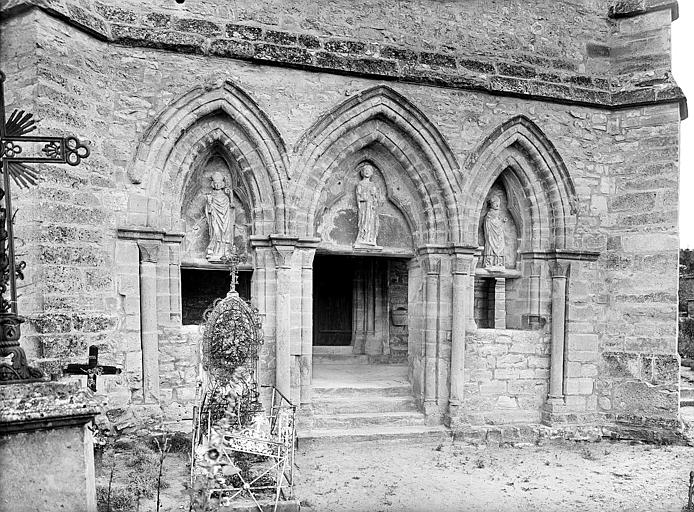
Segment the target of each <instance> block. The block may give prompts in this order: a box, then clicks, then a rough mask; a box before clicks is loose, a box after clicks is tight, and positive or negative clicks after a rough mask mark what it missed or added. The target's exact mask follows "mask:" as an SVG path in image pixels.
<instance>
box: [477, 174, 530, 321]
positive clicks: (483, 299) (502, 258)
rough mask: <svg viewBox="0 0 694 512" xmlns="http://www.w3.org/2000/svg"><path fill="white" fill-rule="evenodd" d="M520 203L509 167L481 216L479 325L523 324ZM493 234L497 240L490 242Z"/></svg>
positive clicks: (492, 190)
mask: <svg viewBox="0 0 694 512" xmlns="http://www.w3.org/2000/svg"><path fill="white" fill-rule="evenodd" d="M492 203H494V207H492ZM521 204H522V199H521V197H519V195H518V187H516V184H515V183H514V180H513V175H512V171H511V170H510V169H507V170H506V171H504V172H503V173H502V174H501V175H500V176H499V178H497V180H496V181H495V182H494V184H493V185H492V186H491V188H490V189H489V192H488V193H487V196H486V198H485V200H484V203H483V206H482V210H481V212H480V217H479V219H480V220H479V225H478V240H479V245H480V247H483V251H482V255H481V257H480V258H479V261H478V264H477V269H476V271H475V289H474V317H475V322H476V323H477V326H478V327H480V328H485V329H507V328H509V329H520V328H521V325H522V322H521V318H522V315H523V313H524V311H523V308H524V303H523V302H522V301H520V300H519V298H520V293H519V289H520V281H521V280H520V277H521V272H520V262H519V248H520V246H521V242H522V241H521V233H522V211H521ZM491 210H494V211H491ZM487 231H494V232H495V233H494V234H488V233H487ZM494 236H496V241H495V242H492V241H490V237H491V238H493V237H494ZM492 243H494V244H495V245H496V247H495V248H493V249H492V248H490V247H489V245H490V244H492ZM499 247H501V252H499Z"/></svg>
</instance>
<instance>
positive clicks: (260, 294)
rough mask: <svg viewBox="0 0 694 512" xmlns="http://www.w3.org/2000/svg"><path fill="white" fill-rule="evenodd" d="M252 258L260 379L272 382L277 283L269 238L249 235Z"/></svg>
mask: <svg viewBox="0 0 694 512" xmlns="http://www.w3.org/2000/svg"><path fill="white" fill-rule="evenodd" d="M251 247H252V251H251V254H250V256H251V258H252V262H253V277H252V281H251V286H252V290H251V297H252V302H253V305H254V306H255V307H257V308H258V313H259V314H260V318H261V321H262V322H263V336H264V339H265V344H264V345H263V347H262V348H261V351H260V382H261V384H263V385H273V384H274V383H275V367H274V365H275V353H274V352H275V346H274V337H275V320H276V317H275V305H276V294H275V290H276V286H277V282H276V279H275V275H276V274H275V257H274V256H273V252H274V249H273V248H272V246H271V243H270V240H269V239H268V238H267V237H264V236H261V235H252V236H251Z"/></svg>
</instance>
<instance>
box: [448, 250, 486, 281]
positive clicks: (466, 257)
mask: <svg viewBox="0 0 694 512" xmlns="http://www.w3.org/2000/svg"><path fill="white" fill-rule="evenodd" d="M479 256H480V250H479V247H472V246H470V247H463V246H460V247H454V248H453V260H452V268H451V272H452V273H453V274H463V275H469V274H472V273H474V272H475V267H476V266H477V258H479Z"/></svg>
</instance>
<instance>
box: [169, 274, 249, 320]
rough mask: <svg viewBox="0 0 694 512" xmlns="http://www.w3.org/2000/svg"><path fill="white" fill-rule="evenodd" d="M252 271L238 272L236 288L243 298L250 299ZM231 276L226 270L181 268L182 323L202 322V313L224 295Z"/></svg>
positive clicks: (227, 289)
mask: <svg viewBox="0 0 694 512" xmlns="http://www.w3.org/2000/svg"><path fill="white" fill-rule="evenodd" d="M251 274H252V272H248V271H241V272H239V280H238V284H237V285H236V290H237V291H238V292H239V295H240V296H241V298H243V299H244V300H250V299H251ZM230 283H231V276H229V271H228V270H226V269H225V270H208V269H199V268H181V299H182V300H181V306H182V307H181V309H182V311H181V313H182V315H181V317H182V323H183V325H193V324H201V323H202V315H203V313H204V312H205V310H206V309H207V308H209V307H210V306H211V305H212V303H213V302H214V301H215V299H220V298H222V297H226V294H227V293H228V292H229V285H230Z"/></svg>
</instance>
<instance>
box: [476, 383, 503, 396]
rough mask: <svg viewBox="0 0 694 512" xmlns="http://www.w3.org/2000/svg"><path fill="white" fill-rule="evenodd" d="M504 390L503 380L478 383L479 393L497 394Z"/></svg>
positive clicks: (485, 394) (486, 394) (484, 394)
mask: <svg viewBox="0 0 694 512" xmlns="http://www.w3.org/2000/svg"><path fill="white" fill-rule="evenodd" d="M505 392H506V382H505V381H492V382H485V383H483V384H480V395H483V396H488V395H499V394H501V393H505Z"/></svg>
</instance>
